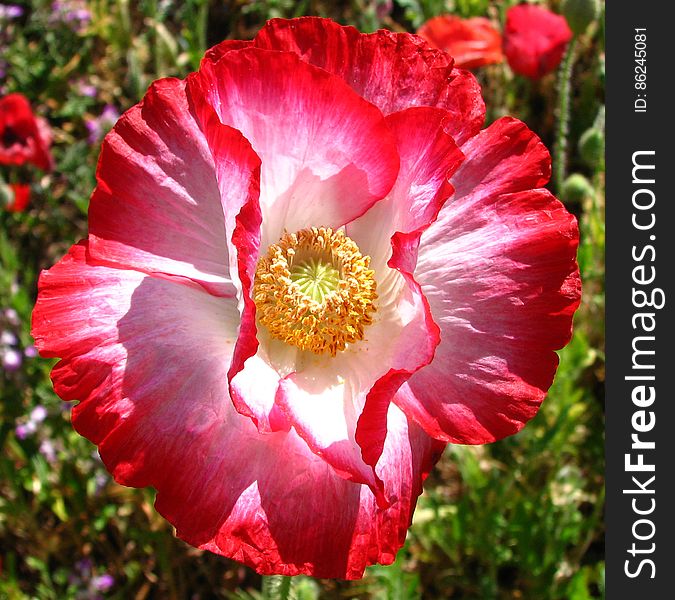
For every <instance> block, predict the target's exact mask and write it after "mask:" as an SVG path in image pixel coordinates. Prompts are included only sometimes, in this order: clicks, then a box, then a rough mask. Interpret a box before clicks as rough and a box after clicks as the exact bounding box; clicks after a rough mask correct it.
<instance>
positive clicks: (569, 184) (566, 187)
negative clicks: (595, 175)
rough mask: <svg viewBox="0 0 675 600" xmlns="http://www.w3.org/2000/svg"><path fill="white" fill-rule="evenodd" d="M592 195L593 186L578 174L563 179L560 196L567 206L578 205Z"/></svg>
mask: <svg viewBox="0 0 675 600" xmlns="http://www.w3.org/2000/svg"><path fill="white" fill-rule="evenodd" d="M593 194H594V192H593V186H592V185H591V184H590V182H589V181H588V179H586V178H585V177H584V176H583V175H580V174H579V173H573V174H572V175H570V176H569V177H568V178H567V179H565V181H564V183H563V185H562V189H561V190H560V196H561V198H562V200H563V202H565V203H567V204H580V203H581V202H583V200H584V199H586V198H589V197H591V196H592V195H593Z"/></svg>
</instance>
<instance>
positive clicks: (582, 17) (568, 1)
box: [562, 0, 600, 35]
mask: <svg viewBox="0 0 675 600" xmlns="http://www.w3.org/2000/svg"><path fill="white" fill-rule="evenodd" d="M562 13H563V15H565V18H566V19H567V24H568V25H569V26H570V29H571V30H572V31H573V32H574V33H575V34H576V35H579V34H581V33H584V31H586V29H587V28H588V26H589V25H590V24H591V23H592V22H593V21H595V20H596V19H597V18H598V16H599V15H600V1H599V0H563V3H562Z"/></svg>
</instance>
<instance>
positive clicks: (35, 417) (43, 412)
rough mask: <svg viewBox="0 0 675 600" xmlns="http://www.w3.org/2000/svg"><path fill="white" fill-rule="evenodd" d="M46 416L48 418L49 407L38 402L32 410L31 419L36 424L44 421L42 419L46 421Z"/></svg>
mask: <svg viewBox="0 0 675 600" xmlns="http://www.w3.org/2000/svg"><path fill="white" fill-rule="evenodd" d="M46 418H47V409H46V408H45V407H44V406H42V405H41V404H38V405H37V406H36V407H35V408H34V409H33V410H32V411H30V417H29V419H30V421H32V422H33V423H35V424H36V425H37V424H38V423H42V421H44V420H45V419H46Z"/></svg>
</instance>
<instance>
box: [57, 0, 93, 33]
mask: <svg viewBox="0 0 675 600" xmlns="http://www.w3.org/2000/svg"><path fill="white" fill-rule="evenodd" d="M50 21H51V22H52V23H56V22H59V21H60V22H61V23H65V24H67V25H69V26H70V27H71V28H72V29H73V30H74V31H81V30H82V29H84V27H86V26H87V25H88V23H89V22H90V21H91V12H89V10H88V9H87V7H86V3H85V2H83V0H63V1H62V2H58V1H57V2H52V16H51V18H50Z"/></svg>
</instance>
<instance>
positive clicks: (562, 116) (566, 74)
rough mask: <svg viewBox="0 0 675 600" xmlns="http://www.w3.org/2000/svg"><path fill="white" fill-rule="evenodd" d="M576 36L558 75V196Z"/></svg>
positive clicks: (555, 152)
mask: <svg viewBox="0 0 675 600" xmlns="http://www.w3.org/2000/svg"><path fill="white" fill-rule="evenodd" d="M576 45H577V38H576V36H575V37H573V38H572V39H571V40H570V43H569V45H568V46H567V51H566V52H565V58H564V59H563V62H562V66H561V67H560V73H559V76H558V127H557V129H556V135H555V146H554V150H553V161H554V163H553V184H554V186H555V190H556V192H557V193H558V195H559V194H560V191H561V189H562V184H563V182H564V181H565V175H566V171H567V156H566V155H567V136H568V135H569V121H570V88H571V82H572V66H573V65H574V53H575V50H576Z"/></svg>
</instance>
